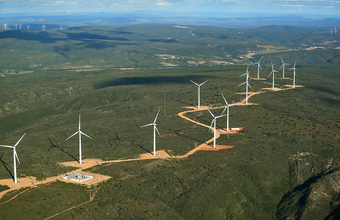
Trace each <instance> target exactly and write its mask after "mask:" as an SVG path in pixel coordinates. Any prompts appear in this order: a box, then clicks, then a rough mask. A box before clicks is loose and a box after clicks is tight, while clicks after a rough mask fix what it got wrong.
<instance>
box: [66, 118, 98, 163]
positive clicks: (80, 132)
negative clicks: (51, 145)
mask: <svg viewBox="0 0 340 220" xmlns="http://www.w3.org/2000/svg"><path fill="white" fill-rule="evenodd" d="M76 134H79V163H80V164H82V155H81V135H85V136H86V137H88V138H91V137H90V136H88V135H87V134H85V133H84V132H82V131H81V130H80V115H79V128H78V131H77V132H75V133H74V134H72V135H71V136H70V137H68V138H66V140H65V141H67V140H68V139H70V138H71V137H73V136H74V135H76ZM91 139H92V138H91Z"/></svg>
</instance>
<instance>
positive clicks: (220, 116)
mask: <svg viewBox="0 0 340 220" xmlns="http://www.w3.org/2000/svg"><path fill="white" fill-rule="evenodd" d="M225 116H227V115H223V114H221V115H219V116H217V117H216V119H218V118H222V117H225Z"/></svg>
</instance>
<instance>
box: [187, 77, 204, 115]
mask: <svg viewBox="0 0 340 220" xmlns="http://www.w3.org/2000/svg"><path fill="white" fill-rule="evenodd" d="M190 81H191V82H192V83H193V84H195V85H196V86H197V99H198V100H197V106H198V108H201V101H200V100H201V90H200V88H201V85H203V84H204V83H206V82H208V80H206V81H204V82H202V83H201V84H197V83H196V82H194V81H192V80H190Z"/></svg>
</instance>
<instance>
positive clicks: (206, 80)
mask: <svg viewBox="0 0 340 220" xmlns="http://www.w3.org/2000/svg"><path fill="white" fill-rule="evenodd" d="M208 81H209V80H206V81H204V82H202V83H201V84H199V86H201V85H203V84H204V83H206V82H208Z"/></svg>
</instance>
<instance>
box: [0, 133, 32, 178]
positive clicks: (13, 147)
mask: <svg viewBox="0 0 340 220" xmlns="http://www.w3.org/2000/svg"><path fill="white" fill-rule="evenodd" d="M25 135H26V133H25V134H24V135H23V136H22V137H21V138H20V140H18V142H17V143H16V144H15V145H14V146H7V145H0V147H8V148H12V149H13V162H14V175H13V176H14V182H15V183H17V163H16V162H17V160H18V162H19V163H20V161H19V157H18V154H17V151H16V149H15V148H16V146H17V145H18V144H19V142H20V141H21V139H23V138H24V136H25Z"/></svg>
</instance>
